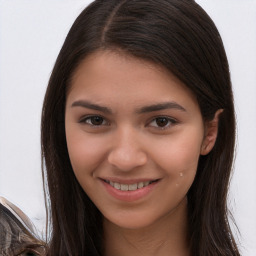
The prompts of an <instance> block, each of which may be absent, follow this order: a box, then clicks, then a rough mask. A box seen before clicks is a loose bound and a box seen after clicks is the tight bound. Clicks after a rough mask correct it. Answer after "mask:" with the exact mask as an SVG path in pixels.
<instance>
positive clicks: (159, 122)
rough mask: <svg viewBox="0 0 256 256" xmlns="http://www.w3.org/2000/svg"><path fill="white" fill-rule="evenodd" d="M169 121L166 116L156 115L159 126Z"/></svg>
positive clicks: (163, 125)
mask: <svg viewBox="0 0 256 256" xmlns="http://www.w3.org/2000/svg"><path fill="white" fill-rule="evenodd" d="M169 121H170V120H169V119H168V118H166V117H158V118H156V124H157V126H159V127H165V126H166V125H168V124H169Z"/></svg>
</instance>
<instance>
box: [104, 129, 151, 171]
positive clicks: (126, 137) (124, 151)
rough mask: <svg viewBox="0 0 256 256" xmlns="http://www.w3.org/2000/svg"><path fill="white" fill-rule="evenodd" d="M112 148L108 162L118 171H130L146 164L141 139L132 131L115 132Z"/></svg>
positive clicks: (145, 155)
mask: <svg viewBox="0 0 256 256" xmlns="http://www.w3.org/2000/svg"><path fill="white" fill-rule="evenodd" d="M116 133H117V134H116V136H115V137H114V138H113V146H112V148H111V151H110V153H109V155H108V162H109V163H110V164H111V165H113V166H114V167H115V168H117V169H118V170H120V171H130V170H132V169H135V168H136V167H141V166H143V165H145V164H146V162H147V154H146V152H145V150H144V149H143V146H142V143H141V138H140V136H139V134H136V132H135V131H133V130H132V129H125V130H122V131H117V132H116Z"/></svg>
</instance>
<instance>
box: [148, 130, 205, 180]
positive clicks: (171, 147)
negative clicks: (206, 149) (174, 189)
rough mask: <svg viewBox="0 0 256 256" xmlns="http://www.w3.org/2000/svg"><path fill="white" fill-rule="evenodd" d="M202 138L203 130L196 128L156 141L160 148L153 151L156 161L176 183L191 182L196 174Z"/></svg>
mask: <svg viewBox="0 0 256 256" xmlns="http://www.w3.org/2000/svg"><path fill="white" fill-rule="evenodd" d="M199 131H200V130H199ZM202 139H203V132H198V129H196V130H191V131H190V132H181V133H179V134H177V136H175V135H174V136H170V137H169V138H168V139H165V140H163V141H161V140H158V141H156V142H155V143H156V147H155V148H157V149H158V150H155V152H154V153H153V152H152V155H154V157H155V159H154V161H155V162H156V163H157V164H158V165H159V167H160V169H162V170H163V172H164V173H165V174H166V175H167V176H169V177H170V178H171V180H172V181H173V182H175V183H176V184H180V182H186V180H187V182H189V183H191V182H193V179H194V176H195V174H196V170H197V165H198V159H199V156H200V149H201V143H202ZM157 145H158V146H157Z"/></svg>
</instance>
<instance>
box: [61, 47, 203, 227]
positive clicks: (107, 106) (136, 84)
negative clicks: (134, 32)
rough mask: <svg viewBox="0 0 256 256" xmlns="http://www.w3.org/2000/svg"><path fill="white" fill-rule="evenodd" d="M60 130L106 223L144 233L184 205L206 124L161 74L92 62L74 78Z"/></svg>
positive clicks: (131, 61)
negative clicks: (147, 227) (63, 122)
mask: <svg viewBox="0 0 256 256" xmlns="http://www.w3.org/2000/svg"><path fill="white" fill-rule="evenodd" d="M65 127H66V139H67V146H68V152H69V156H70V161H71V164H72V167H73V170H74V173H75V176H76V178H77V180H78V182H79V183H80V185H81V186H82V188H83V189H84V191H85V192H86V193H87V195H88V196H89V197H90V198H91V200H92V201H93V202H94V204H95V205H96V206H97V207H98V209H99V210H100V211H101V213H102V214H103V216H104V217H105V218H106V219H107V220H108V221H110V222H112V223H114V224H116V225H118V226H120V227H126V228H139V227H144V226H147V225H150V224H152V223H154V222H156V221H158V220H159V219H161V218H163V217H164V216H168V215H171V214H172V212H173V211H174V209H176V208H177V206H178V205H180V203H181V202H182V201H184V199H185V198H186V194H187V192H188V189H189V188H190V186H191V184H192V183H193V180H194V177H195V174H196V170H197V165H198V159H199V156H200V154H201V152H202V145H203V141H204V133H205V129H204V123H203V121H202V116H201V113H200V110H199V106H198V103H197V101H196V98H195V96H194V95H193V94H192V93H191V91H189V89H187V88H186V87H185V86H184V84H182V82H181V81H179V80H178V79H177V78H176V77H175V76H173V75H172V74H170V73H169V72H167V71H166V70H165V69H164V68H161V67H159V66H157V65H155V64H152V63H149V62H145V61H142V60H139V59H136V58H133V57H130V56H127V55H124V54H123V55H122V54H118V53H113V52H107V51H105V52H97V53H94V54H92V55H90V56H89V57H87V58H86V59H85V60H84V61H83V62H82V63H81V64H80V66H79V67H78V69H77V71H76V72H75V74H74V77H73V80H72V83H71V88H70V90H69V92H68V95H67V101H66V112H65Z"/></svg>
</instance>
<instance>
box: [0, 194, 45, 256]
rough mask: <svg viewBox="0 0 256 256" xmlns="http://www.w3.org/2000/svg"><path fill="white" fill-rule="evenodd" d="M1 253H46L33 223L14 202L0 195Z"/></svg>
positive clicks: (7, 255) (8, 255)
mask: <svg viewBox="0 0 256 256" xmlns="http://www.w3.org/2000/svg"><path fill="white" fill-rule="evenodd" d="M0 255H3V256H10V255H13V256H14V255H24V256H25V255H45V244H44V243H43V242H42V241H40V239H38V238H36V235H35V232H34V228H33V224H32V223H31V221H30V220H29V218H28V217H27V216H26V215H25V214H24V213H23V212H22V211H21V210H20V209H19V208H18V207H17V206H15V205H14V204H12V203H10V202H9V201H8V200H6V199H5V198H3V197H0Z"/></svg>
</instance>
